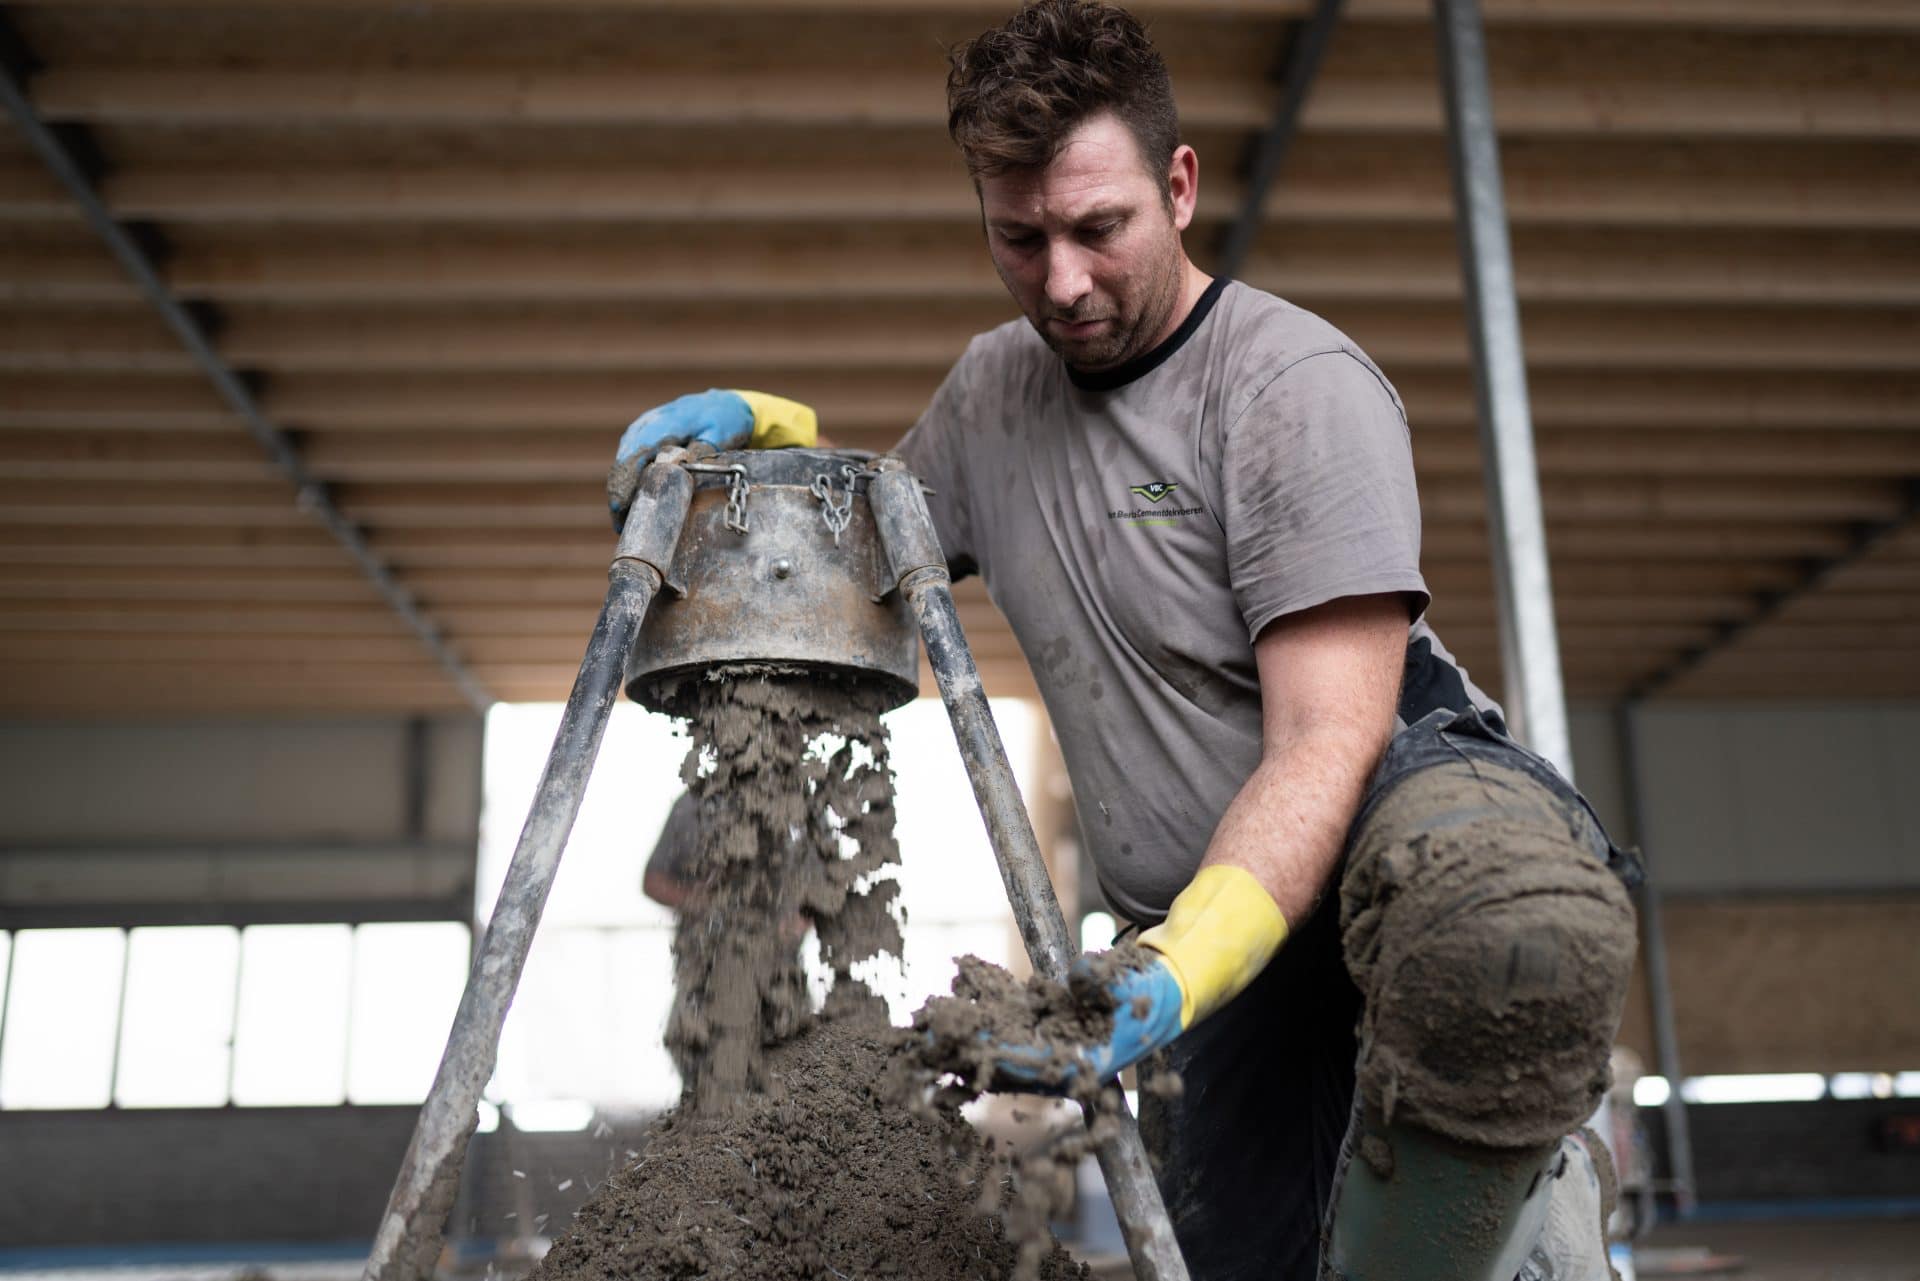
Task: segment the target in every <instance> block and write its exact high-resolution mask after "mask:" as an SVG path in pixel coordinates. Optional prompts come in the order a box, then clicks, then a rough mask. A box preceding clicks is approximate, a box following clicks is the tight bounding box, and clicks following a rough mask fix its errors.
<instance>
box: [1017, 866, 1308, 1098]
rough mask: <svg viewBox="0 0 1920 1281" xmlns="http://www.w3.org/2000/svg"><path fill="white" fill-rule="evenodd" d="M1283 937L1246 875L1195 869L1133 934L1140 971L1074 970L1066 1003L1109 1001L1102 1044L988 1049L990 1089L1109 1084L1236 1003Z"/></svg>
mask: <svg viewBox="0 0 1920 1281" xmlns="http://www.w3.org/2000/svg"><path fill="white" fill-rule="evenodd" d="M1286 936H1287V922H1286V918H1285V917H1284V916H1282V915H1281V913H1280V909H1279V907H1278V906H1277V905H1275V903H1274V901H1273V898H1272V896H1270V895H1269V894H1268V893H1267V891H1266V890H1265V889H1264V888H1262V887H1261V885H1260V882H1259V881H1258V880H1256V879H1255V878H1254V876H1253V874H1252V873H1250V872H1248V871H1246V870H1245V869H1244V868H1239V867H1233V866H1229V865H1226V864H1215V865H1213V866H1210V867H1203V868H1201V869H1200V873H1199V875H1197V876H1195V877H1194V878H1193V881H1192V883H1191V884H1189V885H1188V886H1187V888H1186V889H1184V890H1182V891H1181V892H1180V896H1179V897H1178V898H1176V899H1174V901H1173V906H1172V907H1171V908H1169V909H1168V912H1167V919H1166V920H1165V921H1164V922H1162V923H1161V924H1159V925H1156V926H1154V927H1153V928H1152V929H1150V930H1147V931H1146V932H1144V933H1143V934H1141V936H1140V942H1141V945H1142V946H1143V947H1145V948H1147V949H1149V950H1150V952H1151V953H1152V955H1150V956H1148V957H1147V958H1146V959H1145V963H1144V964H1141V965H1137V966H1128V967H1126V968H1124V969H1121V970H1119V971H1118V972H1115V971H1113V969H1112V967H1111V965H1110V964H1109V963H1103V961H1102V959H1101V958H1100V957H1097V956H1083V957H1081V958H1080V959H1079V960H1078V961H1076V962H1075V963H1074V967H1073V972H1072V975H1071V980H1070V981H1071V983H1072V986H1073V990H1074V994H1075V996H1076V997H1078V998H1079V999H1080V1000H1081V1001H1083V1002H1088V1003H1091V1002H1093V1001H1098V1002H1099V1003H1100V1004H1102V1005H1105V1004H1107V1003H1108V1002H1111V1004H1112V1009H1113V1029H1112V1031H1111V1033H1110V1034H1109V1035H1108V1036H1107V1037H1106V1039H1104V1040H1102V1041H1098V1042H1095V1043H1093V1044H1091V1045H1084V1046H1078V1047H1049V1046H1042V1045H1022V1044H1014V1043H1008V1044H1004V1045H1001V1046H997V1047H996V1048H995V1051H994V1064H995V1081H996V1084H997V1085H999V1086H1000V1087H1002V1088H1006V1089H1027V1090H1037V1091H1041V1092H1047V1093H1052V1092H1057V1091H1061V1090H1072V1089H1074V1088H1076V1087H1077V1086H1078V1085H1080V1084H1081V1083H1082V1082H1083V1080H1085V1079H1091V1080H1093V1081H1107V1080H1110V1079H1112V1078H1113V1077H1115V1076H1117V1075H1119V1074H1120V1072H1122V1071H1123V1070H1125V1069H1126V1068H1128V1067H1131V1066H1132V1065H1133V1064H1135V1063H1138V1062H1139V1061H1140V1060H1141V1059H1144V1058H1146V1057H1147V1056H1148V1055H1149V1054H1152V1053H1154V1052H1155V1051H1157V1050H1160V1049H1162V1048H1164V1047H1165V1046H1167V1045H1168V1044H1170V1043H1171V1042H1173V1041H1174V1040H1175V1039H1176V1038H1177V1037H1179V1036H1180V1034H1181V1033H1183V1032H1185V1031H1186V1030H1187V1029H1188V1028H1190V1027H1192V1026H1193V1025H1194V1024H1196V1023H1198V1022H1199V1021H1200V1020H1201V1019H1203V1018H1205V1017H1206V1016H1207V1015H1209V1014H1211V1013H1213V1012H1214V1011H1215V1010H1217V1009H1219V1008H1220V1007H1221V1006H1223V1005H1225V1004H1226V1003H1227V1002H1228V1001H1231V1000H1232V999H1233V998H1234V997H1236V996H1238V995H1239V994H1240V993H1241V992H1242V991H1243V990H1245V988H1246V986H1247V985H1248V984H1249V983H1251V982H1253V980H1254V979H1255V978H1256V977H1258V976H1259V974H1260V971H1262V970H1264V969H1265V968H1266V967H1267V962H1269V961H1271V960H1272V959H1273V954H1274V953H1275V952H1277V951H1278V950H1279V949H1280V944H1281V942H1282V941H1283V940H1284V939H1285V938H1286ZM1106 955H1110V954H1106ZM1063 1051H1064V1052H1065V1053H1066V1054H1068V1055H1069V1056H1070V1061H1069V1062H1068V1063H1066V1064H1062V1063H1061V1062H1060V1057H1061V1054H1062V1052H1063Z"/></svg>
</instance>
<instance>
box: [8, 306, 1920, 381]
mask: <svg viewBox="0 0 1920 1281" xmlns="http://www.w3.org/2000/svg"><path fill="white" fill-rule="evenodd" d="M1296 301H1301V302H1302V305H1305V304H1306V303H1307V302H1310V301H1313V300H1296ZM1330 301H1331V305H1328V306H1326V307H1325V312H1326V315H1327V318H1328V319H1329V320H1330V321H1332V322H1333V323H1334V324H1336V325H1338V326H1339V327H1340V328H1341V329H1343V330H1345V331H1346V332H1347V333H1348V334H1349V335H1351V336H1352V337H1353V338H1354V339H1355V340H1356V341H1358V342H1359V343H1360V344H1361V345H1362V346H1363V347H1365V348H1366V349H1367V351H1368V353H1369V354H1370V355H1372V356H1373V358H1374V359H1375V360H1377V361H1379V362H1380V364H1381V365H1382V366H1384V367H1385V368H1387V369H1389V370H1396V369H1403V368H1413V367H1427V368H1458V367H1464V366H1465V365H1466V364H1467V361H1468V351H1467V341H1466V334H1465V330H1464V326H1463V324H1462V320H1461V314H1460V308H1459V306H1458V305H1457V304H1456V303H1453V302H1420V301H1407V302H1400V303H1386V302H1380V301H1371V300H1369V301H1341V300H1330ZM1013 315H1014V312H1013V309H1012V306H1011V304H1010V303H1008V302H1006V301H1005V300H1003V299H997V298H982V299H979V300H977V301H959V302H951V303H934V302H932V301H929V300H915V301H906V300H894V299H870V300H865V301H862V302H861V303H858V304H846V303H841V304H834V305H820V304H814V305H798V304H793V303H779V302H770V303H763V304H757V305H750V304H747V303H745V302H738V303H718V304H714V303H708V304H690V303H682V304H677V305H676V304H664V305H662V306H660V307H659V308H657V309H653V310H648V311H644V312H642V311H636V310H635V308H634V307H633V306H632V305H631V304H630V303H606V302H575V303H572V304H567V305H565V306H560V305H532V306H529V305H528V304H511V305H495V306H476V305H473V304H466V305H462V306H444V305H432V306H402V305H395V304H387V305H385V306H381V307H366V306H344V307H342V306H329V305H320V306H306V307H288V306H261V305H257V304H251V305H250V304H239V305H231V306H228V307H226V308H224V309H223V310H222V317H221V319H222V325H221V330H220V350H221V353H222V355H224V356H225V357H226V358H227V359H228V360H230V361H232V362H234V363H235V364H236V365H240V366H244V367H247V368H256V369H261V370H266V371H284V372H293V373H313V372H346V373H356V372H370V371H392V372H432V371H452V370H473V371H485V370H494V371H505V370H514V369H520V370H610V369H626V370H631V369H671V370H675V371H677V372H684V373H687V374H689V375H692V374H694V373H696V372H703V371H713V372H714V373H715V374H723V373H737V372H738V371H743V370H754V369H757V368H761V367H773V368H792V367H795V366H803V365H834V364H845V365H850V366H855V367H864V368H870V369H872V368H887V367H900V368H909V369H926V368H929V367H936V368H944V367H945V366H946V365H948V364H950V363H951V362H952V361H953V360H954V359H955V358H956V356H957V354H958V353H959V352H960V351H961V350H963V349H964V347H965V345H966V343H967V341H968V339H969V338H971V337H972V336H973V335H974V334H976V333H979V332H981V331H983V330H985V329H990V328H992V327H993V326H995V325H997V324H1000V323H1001V322H1002V321H1005V320H1007V319H1009V318H1011V317H1012V316H1013ZM1522 319H1523V323H1524V325H1525V327H1526V339H1527V359H1528V363H1529V365H1530V366H1532V367H1534V368H1576V369H1603V368H1616V367H1619V368H1635V369H1796V368H1803V369H1808V370H1816V371H1818V370H1827V371H1838V370H1867V371H1873V370H1912V369H1916V368H1920V308H1902V309H1898V310H1889V309H1887V308H1878V307H1877V308H1793V309H1782V310H1777V311H1770V312H1766V313H1761V312H1756V311H1755V310H1754V309H1753V308H1751V307H1741V308H1730V307H1684V306H1635V305H1621V304H1614V303H1597V304H1577V303H1567V302H1535V303H1532V304H1530V305H1529V306H1528V307H1527V308H1526V310H1525V313H1524V315H1523V318H1522ZM186 367H187V362H186V358H185V356H184V355H183V354H181V352H180V349H179V344H178V343H177V342H176V341H174V340H173V338H172V336H171V335H169V334H167V333H166V332H165V331H164V330H163V329H162V328H161V327H160V326H159V325H158V324H157V323H155V322H154V321H152V320H151V318H150V316H149V315H148V314H147V313H145V312H142V311H140V310H137V309H134V308H129V307H102V306H97V305H96V306H65V307H62V306H49V305H47V304H44V303H42V304H35V305H31V306H21V305H13V306H6V305H4V304H0V371H13V372H66V373H87V372H106V373H114V372H120V373H140V372H152V371H160V372H165V371H174V370H181V369H185V368H186Z"/></svg>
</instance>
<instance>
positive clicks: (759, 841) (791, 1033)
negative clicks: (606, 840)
mask: <svg viewBox="0 0 1920 1281" xmlns="http://www.w3.org/2000/svg"><path fill="white" fill-rule="evenodd" d="M673 702H674V706H675V710H678V711H683V712H684V713H685V714H686V715H687V716H688V717H689V720H690V723H691V726H692V731H693V747H692V750H691V751H690V752H689V754H688V758H687V764H686V766H685V769H684V777H685V781H686V782H687V785H688V786H689V788H690V789H691V790H692V792H693V794H694V796H695V797H696V798H697V801H698V804H699V807H700V812H701V816H702V823H701V840H700V844H699V853H698V856H697V858H696V860H695V862H694V867H693V876H694V879H695V882H696V887H695V889H696V892H695V894H694V895H693V899H692V903H691V906H690V910H688V911H686V912H684V913H683V915H682V917H681V920H680V923H679V926H678V929H677V931H676V936H675V942H674V959H675V980H676V982H675V1001H674V1009H673V1014H672V1016H671V1018H670V1021H669V1024H668V1029H667V1042H668V1046H669V1048H670V1050H671V1051H672V1053H673V1056H674V1060H675V1062H676V1064H677V1065H678V1066H679V1068H680V1070H681V1074H682V1079H683V1084H684V1088H683V1093H682V1097H681V1101H680V1103H679V1105H678V1106H677V1107H675V1108H674V1109H673V1110H671V1111H669V1112H668V1113H666V1114H665V1115H663V1116H662V1117H661V1118H660V1119H659V1121H657V1122H656V1123H655V1125H654V1126H653V1127H652V1128H651V1130H650V1131H649V1133H648V1136H647V1140H646V1142H645V1144H644V1145H643V1146H642V1148H641V1150H640V1156H639V1158H638V1159H637V1160H636V1161H634V1162H633V1163H632V1164H630V1165H629V1166H628V1167H627V1168H625V1169H624V1170H621V1171H619V1172H617V1173H616V1174H614V1175H613V1176H612V1178H610V1179H609V1180H608V1182H607V1184H606V1185H605V1186H604V1187H603V1188H601V1189H600V1190H599V1191H598V1192H597V1193H596V1195H595V1196H594V1197H593V1198H592V1199H591V1200H590V1201H588V1203H587V1204H586V1205H585V1206H584V1207H583V1208H582V1209H581V1210H580V1212H579V1214H578V1215H577V1216H576V1218H575V1220H574V1222H573V1224H572V1226H571V1228H570V1229H569V1230H568V1231H567V1232H566V1233H565V1234H564V1235H562V1236H561V1237H560V1238H559V1239H558V1240H557V1241H556V1242H555V1244H554V1246H553V1248H552V1250H551V1251H550V1252H549V1254H548V1255H547V1257H546V1258H545V1260H543V1261H542V1263H541V1264H540V1266H539V1267H538V1268H537V1269H536V1271H535V1272H534V1274H533V1275H534V1276H535V1277H536V1278H539V1279H540V1281H587V1279H588V1278H594V1279H595V1281H598V1279H599V1278H604V1277H607V1276H632V1277H663V1278H665V1277H711V1278H739V1279H740V1281H798V1279H800V1278H807V1279H809V1281H828V1279H829V1278H840V1279H841V1281H846V1279H848V1278H853V1277H860V1278H872V1277H898V1278H916V1279H918V1281H945V1279H947V1278H953V1279H954V1281H959V1279H961V1278H968V1279H974V1278H979V1279H982V1281H988V1279H991V1281H1000V1279H1003V1278H1011V1277H1021V1278H1045V1279H1047V1281H1053V1279H1056V1278H1064V1277H1072V1276H1083V1275H1085V1270H1084V1268H1082V1267H1081V1266H1080V1265H1078V1264H1076V1263H1075V1262H1073V1260H1072V1259H1071V1258H1070V1257H1069V1256H1068V1255H1067V1254H1066V1252H1065V1251H1064V1250H1062V1249H1061V1248H1060V1247H1059V1246H1058V1245H1057V1244H1056V1243H1055V1242H1054V1241H1053V1240H1052V1238H1051V1236H1050V1235H1049V1234H1048V1232H1047V1228H1046V1216H1047V1212H1048V1211H1049V1210H1050V1209H1052V1208H1053V1207H1052V1206H1051V1204H1050V1202H1049V1201H1048V1200H1047V1199H1046V1198H1044V1197H1037V1196H1036V1195H1034V1194H1032V1193H1029V1192H1023V1191H1022V1190H1021V1189H1022V1187H1023V1186H1025V1185H1028V1184H1031V1185H1032V1186H1035V1187H1037V1186H1038V1180H1037V1178H1033V1179H1022V1178H1021V1177H1020V1176H1019V1174H1017V1173H1016V1172H1015V1171H1013V1170H1012V1169H1011V1168H1010V1167H1009V1164H1008V1160H1007V1158H1006V1157H1005V1156H1004V1155H1003V1154H998V1153H995V1152H994V1151H993V1150H992V1148H991V1145H990V1144H989V1143H987V1142H986V1141H984V1140H982V1139H981V1138H980V1137H979V1136H978V1135H977V1134H976V1133H975V1132H974V1130H973V1129H972V1128H971V1127H970V1126H968V1125H967V1124H966V1123H965V1122H964V1121H963V1120H961V1119H960V1117H959V1115H958V1112H957V1106H956V1104H957V1101H958V1100H959V1098H961V1097H963V1096H964V1095H966V1094H967V1093H969V1091H968V1090H966V1089H965V1088H960V1089H956V1090H951V1091H947V1092H941V1091H938V1090H935V1089H932V1088H931V1087H932V1085H933V1083H934V1082H935V1080H936V1079H938V1078H939V1077H940V1076H941V1075H942V1073H944V1072H947V1071H955V1070H964V1065H963V1064H961V1063H960V1062H958V1060H957V1059H954V1061H952V1062H943V1058H952V1057H953V1056H950V1055H945V1054H944V1052H943V1051H938V1050H937V1049H936V1047H935V1046H934V1044H933V1043H932V1042H930V1041H929V1040H928V1039H927V1038H926V1037H925V1036H924V1035H923V1034H922V1032H918V1031H914V1030H911V1029H897V1028H893V1027H890V1026H888V1024H887V1021H886V1008H885V1004H884V1002H882V1001H881V1000H880V999H879V998H878V997H877V996H876V995H874V993H873V992H872V991H871V990H870V989H868V988H867V986H866V985H865V983H863V982H862V981H861V980H860V979H858V978H856V977H855V976H854V974H853V972H852V971H853V969H854V968H855V967H856V966H857V965H859V964H861V963H862V962H865V961H868V960H870V959H872V958H874V957H876V956H880V955H882V954H883V953H892V954H895V955H897V954H898V952H899V950H900V947H901V938H900V920H899V912H898V908H897V904H896V893H897V888H898V882H897V881H896V880H895V879H894V878H893V875H892V872H893V869H894V868H896V867H897V864H898V860H899V850H898V847H897V845H896V843H895V841H894V837H893V782H892V775H891V771H890V770H889V768H888V763H887V743H886V733H885V729H884V727H883V726H882V725H881V723H880V719H879V714H880V711H881V709H882V706H883V705H884V704H883V702H882V701H881V700H879V699H876V698H875V697H874V696H873V695H872V694H871V692H870V691H868V690H865V689H863V688H862V687H861V686H860V685H859V684H858V683H857V682H847V681H838V680H822V679H817V678H815V677H803V676H798V675H785V674H781V673H778V672H764V671H751V672H748V671H740V672H731V673H728V674H727V678H726V679H718V680H715V679H701V680H697V681H689V682H687V683H686V684H685V685H684V686H683V687H682V688H681V689H679V690H677V691H675V692H674V694H673ZM801 926H804V927H810V928H811V929H813V930H814V931H815V932H816V934H817V936H818V939H819V953H820V957H821V961H822V963H823V965H824V967H825V968H826V969H827V970H828V971H829V973H830V974H831V987H830V989H829V992H828V995H827V998H826V1001H825V1004H824V1006H823V1007H822V1008H821V1009H820V1010H819V1011H817V1012H816V1011H814V1010H813V1009H812V1008H811V1004H810V1002H809V999H808V989H807V980H806V973H805V969H804V967H803V966H802V964H801V959H800V950H801V949H800V939H801V928H799V927H801ZM983 964H984V963H979V962H973V961H971V959H969V962H968V964H967V966H966V967H965V971H966V973H967V974H971V975H972V976H973V978H972V979H971V980H969V979H966V978H964V977H963V979H962V981H961V982H962V984H967V983H971V984H972V986H970V987H967V988H965V989H964V994H965V995H968V996H983V997H988V998H989V999H988V1001H987V1002H986V1003H985V1004H983V1003H982V1002H980V1001H977V1000H968V1001H965V1002H962V1004H965V1005H967V1006H969V1007H970V1008H974V1009H976V1010H985V1009H987V1008H989V1007H990V1006H996V1003H997V1002H1000V1001H1011V1002H1014V1004H1015V1005H1019V1004H1020V1002H1023V1001H1025V1000H1026V999H1027V998H1026V996H1025V995H1024V993H1025V992H1026V989H1024V988H1021V987H1020V986H1019V985H1017V984H1011V980H1006V982H1001V981H1000V980H1001V979H1005V975H1004V972H999V974H1000V979H995V978H993V977H992V976H991V975H990V974H989V972H988V971H987V970H986V969H984V968H982V966H983ZM989 989H991V991H989ZM1062 995H1063V994H1062ZM952 999H953V998H948V1000H952ZM1020 1008H1022V1009H1024V1008H1026V1007H1025V1006H1021V1007H1020ZM1063 1008H1064V1007H1063ZM982 1017H991V1016H988V1015H984V1014H983V1015H982ZM1008 1017H1010V1018H1013V1019H1014V1020H1016V1021H1017V1020H1018V1019H1019V1018H1020V1017H1021V1016H1020V1014H1019V1013H1018V1012H1017V1011H1015V1012H1010V1013H1009V1016H1008ZM922 1022H923V1025H924V1018H923V1020H922ZM1077 1156H1078V1154H1077V1151H1076V1152H1075V1153H1074V1154H1073V1156H1072V1158H1071V1159H1075V1160H1077ZM1036 1169H1037V1167H1036ZM1002 1211H1005V1212H1006V1213H1005V1217H1004V1219H1003V1215H1002V1213H1001V1212H1002ZM1009 1225H1011V1229H1012V1230H1011V1231H1010V1230H1009Z"/></svg>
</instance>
